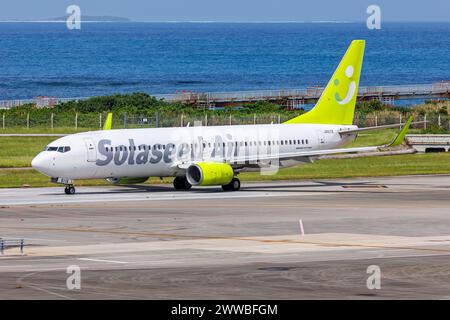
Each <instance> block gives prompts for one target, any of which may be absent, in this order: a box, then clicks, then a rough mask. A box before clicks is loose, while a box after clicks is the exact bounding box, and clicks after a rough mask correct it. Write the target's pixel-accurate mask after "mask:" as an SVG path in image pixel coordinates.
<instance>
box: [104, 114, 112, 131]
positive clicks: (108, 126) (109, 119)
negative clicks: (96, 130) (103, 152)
mask: <svg viewBox="0 0 450 320" xmlns="http://www.w3.org/2000/svg"><path fill="white" fill-rule="evenodd" d="M111 127H112V113H108V117H107V118H106V121H105V124H104V125H103V130H111Z"/></svg>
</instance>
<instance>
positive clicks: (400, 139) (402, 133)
mask: <svg viewBox="0 0 450 320" xmlns="http://www.w3.org/2000/svg"><path fill="white" fill-rule="evenodd" d="M413 118H414V117H413V116H410V117H409V119H408V121H406V123H405V126H404V127H403V129H402V130H401V131H400V133H399V134H398V135H397V137H395V139H394V141H392V142H391V144H389V145H387V147H389V148H391V147H396V146H399V145H401V144H402V143H403V140H404V139H405V135H406V132H407V131H408V129H409V126H410V125H411V122H412V121H413Z"/></svg>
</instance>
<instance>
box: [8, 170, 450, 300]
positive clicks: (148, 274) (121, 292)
mask: <svg viewBox="0 0 450 320" xmlns="http://www.w3.org/2000/svg"><path fill="white" fill-rule="evenodd" d="M449 196H450V175H435V176H405V177H383V178H352V179H339V180H320V181H319V180H315V181H289V182H288V181H278V182H267V183H266V182H265V183H243V184H242V189H241V191H239V192H222V191H221V189H219V188H214V187H213V188H193V189H192V190H191V191H174V190H173V189H172V188H171V186H169V185H156V186H153V185H152V186H147V185H142V186H135V187H123V186H111V187H77V194H75V195H66V194H64V192H63V188H61V187H57V188H22V189H0V238H3V239H6V240H20V239H24V243H25V247H24V250H23V253H21V252H20V249H19V248H18V247H17V246H15V247H7V248H6V249H5V250H4V254H3V255H1V256H0V299H380V298H384V299H450V209H449V208H450V197H449ZM7 243H8V242H7ZM73 266H76V267H79V268H80V284H81V288H80V289H73V290H71V289H69V288H68V286H67V281H68V277H70V276H71V274H70V273H67V272H68V268H69V271H70V270H73ZM371 266H372V267H371ZM373 266H375V268H379V270H380V272H381V273H380V281H379V283H380V287H379V289H377V288H373V285H372V286H371V285H370V284H371V283H372V284H373V282H372V280H373V277H371V276H373V273H372V272H371V271H370V270H373V268H374V267H373ZM71 279H73V278H71ZM368 282H369V285H368Z"/></svg>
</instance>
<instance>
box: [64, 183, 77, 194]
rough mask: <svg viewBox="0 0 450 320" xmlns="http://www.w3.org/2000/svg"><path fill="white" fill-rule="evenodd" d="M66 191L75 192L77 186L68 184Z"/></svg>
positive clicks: (68, 192)
mask: <svg viewBox="0 0 450 320" xmlns="http://www.w3.org/2000/svg"><path fill="white" fill-rule="evenodd" d="M64 192H65V193H66V194H75V187H74V186H73V185H67V186H66V187H65V188H64Z"/></svg>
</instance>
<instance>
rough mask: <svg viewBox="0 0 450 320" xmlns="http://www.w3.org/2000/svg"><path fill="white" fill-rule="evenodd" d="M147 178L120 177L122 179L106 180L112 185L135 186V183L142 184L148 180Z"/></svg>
mask: <svg viewBox="0 0 450 320" xmlns="http://www.w3.org/2000/svg"><path fill="white" fill-rule="evenodd" d="M148 178H149V177H142V178H141V177H138V178H134V177H122V178H108V179H106V180H108V182H111V183H112V184H136V183H144V182H145V181H147V180H148Z"/></svg>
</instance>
